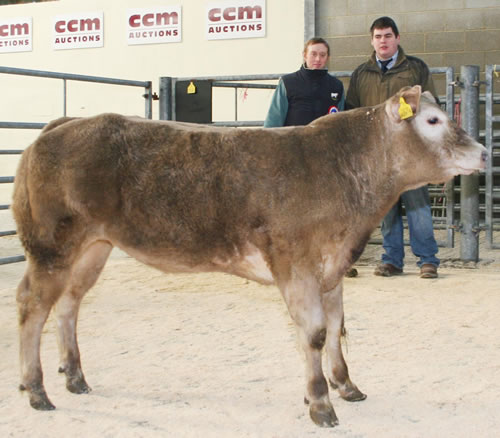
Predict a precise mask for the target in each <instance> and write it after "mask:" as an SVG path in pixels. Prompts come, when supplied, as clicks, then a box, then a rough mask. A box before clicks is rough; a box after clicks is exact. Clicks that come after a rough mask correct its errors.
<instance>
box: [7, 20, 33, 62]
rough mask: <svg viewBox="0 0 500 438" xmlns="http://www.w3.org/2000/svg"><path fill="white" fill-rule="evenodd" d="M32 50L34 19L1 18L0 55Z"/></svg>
mask: <svg viewBox="0 0 500 438" xmlns="http://www.w3.org/2000/svg"><path fill="white" fill-rule="evenodd" d="M32 50H33V20H32V18H31V17H21V18H0V53H7V52H31V51H32Z"/></svg>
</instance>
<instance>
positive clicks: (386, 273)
mask: <svg viewBox="0 0 500 438" xmlns="http://www.w3.org/2000/svg"><path fill="white" fill-rule="evenodd" d="M402 273H403V270H402V269H401V268H398V267H397V266H394V265H391V264H390V263H382V264H380V265H378V266H377V268H376V269H375V272H374V274H375V275H379V276H380V277H392V276H393V275H401V274H402Z"/></svg>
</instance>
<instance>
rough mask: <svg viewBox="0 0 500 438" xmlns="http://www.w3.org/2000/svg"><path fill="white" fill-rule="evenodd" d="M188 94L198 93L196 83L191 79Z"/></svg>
mask: <svg viewBox="0 0 500 438" xmlns="http://www.w3.org/2000/svg"><path fill="white" fill-rule="evenodd" d="M187 94H196V85H194V84H193V81H191V82H190V83H189V85H188V89H187Z"/></svg>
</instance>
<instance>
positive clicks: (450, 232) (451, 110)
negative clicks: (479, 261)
mask: <svg viewBox="0 0 500 438" xmlns="http://www.w3.org/2000/svg"><path fill="white" fill-rule="evenodd" d="M454 76H455V69H454V68H453V67H448V68H447V70H446V84H448V87H447V88H446V112H447V114H448V117H449V118H450V120H453V117H454V114H455V87H454V86H453V85H452V82H453V81H454V79H455V78H454ZM444 192H445V196H446V225H447V230H446V242H447V244H446V246H447V247H448V248H454V247H455V226H454V225H455V215H454V208H455V196H454V193H455V180H454V179H451V180H450V181H448V182H447V183H446V184H445V186H444Z"/></svg>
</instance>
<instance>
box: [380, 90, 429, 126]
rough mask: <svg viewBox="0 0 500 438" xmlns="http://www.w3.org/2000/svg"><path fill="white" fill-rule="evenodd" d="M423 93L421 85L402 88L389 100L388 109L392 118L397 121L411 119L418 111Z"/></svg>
mask: <svg viewBox="0 0 500 438" xmlns="http://www.w3.org/2000/svg"><path fill="white" fill-rule="evenodd" d="M421 95H422V87H421V86H420V85H415V86H414V87H405V88H402V89H401V90H400V91H399V92H398V93H397V94H395V95H394V96H393V97H391V98H390V99H389V101H388V102H387V108H386V109H387V110H388V111H387V112H388V113H389V116H390V117H391V119H392V120H394V121H395V122H396V123H400V122H402V121H403V120H411V118H413V116H414V115H415V114H416V113H417V112H418V109H419V106H420V96H421Z"/></svg>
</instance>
